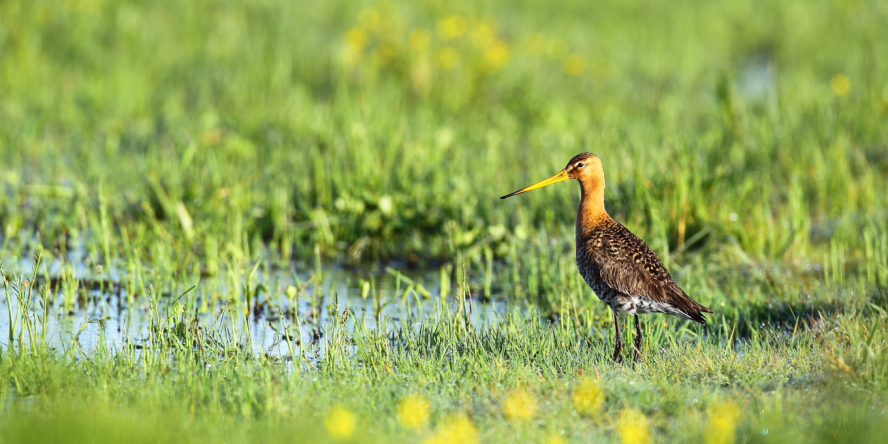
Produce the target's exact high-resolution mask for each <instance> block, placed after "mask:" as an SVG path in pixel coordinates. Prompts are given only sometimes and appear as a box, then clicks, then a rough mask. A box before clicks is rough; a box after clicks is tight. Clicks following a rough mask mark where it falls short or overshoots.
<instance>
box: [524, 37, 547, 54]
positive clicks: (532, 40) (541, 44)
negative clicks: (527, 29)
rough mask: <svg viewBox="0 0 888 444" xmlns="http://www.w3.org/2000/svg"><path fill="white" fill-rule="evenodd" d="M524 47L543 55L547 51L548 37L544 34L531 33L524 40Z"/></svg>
mask: <svg viewBox="0 0 888 444" xmlns="http://www.w3.org/2000/svg"><path fill="white" fill-rule="evenodd" d="M524 49H525V50H527V52H529V53H531V54H533V55H543V54H544V53H545V52H546V37H545V36H544V35H542V34H531V35H530V37H528V38H527V40H525V41H524Z"/></svg>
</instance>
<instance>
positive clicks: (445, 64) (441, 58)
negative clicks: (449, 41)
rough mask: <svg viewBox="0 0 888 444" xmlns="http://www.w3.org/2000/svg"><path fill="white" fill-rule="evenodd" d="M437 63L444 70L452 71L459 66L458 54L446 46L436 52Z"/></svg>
mask: <svg viewBox="0 0 888 444" xmlns="http://www.w3.org/2000/svg"><path fill="white" fill-rule="evenodd" d="M438 63H439V64H441V67H442V68H444V69H453V68H456V67H457V66H458V65H459V53H458V52H456V50H455V49H453V48H451V47H449V46H447V47H445V48H443V49H441V50H440V51H438Z"/></svg>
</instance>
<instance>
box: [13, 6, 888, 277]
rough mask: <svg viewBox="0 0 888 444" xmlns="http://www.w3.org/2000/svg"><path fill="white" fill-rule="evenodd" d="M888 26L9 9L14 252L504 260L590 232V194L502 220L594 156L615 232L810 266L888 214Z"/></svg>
mask: <svg viewBox="0 0 888 444" xmlns="http://www.w3.org/2000/svg"><path fill="white" fill-rule="evenodd" d="M886 14H888V7H886V6H885V3H884V2H877V1H873V2H864V1H847V2H835V1H815V2H810V1H789V2H780V3H774V2H750V1H721V2H693V1H692V2H681V3H680V4H668V3H661V2H644V1H619V2H573V1H559V2H555V3H551V4H540V3H538V2H467V1H457V2H419V3H413V2H401V3H394V2H382V3H355V2H336V1H327V2H314V3H307V2H281V1H255V2H233V1H200V0H198V1H189V2H184V3H181V2H165V1H156V2H149V3H145V2H125V1H110V0H109V1H99V0H96V1H87V0H83V1H73V0H72V1H65V2H57V1H40V0H35V1H14V0H7V1H4V2H3V3H2V4H0V20H2V21H0V67H2V77H0V150H2V156H3V159H4V161H3V170H2V173H0V174H2V175H0V180H2V183H3V185H4V187H5V189H6V192H5V193H3V195H0V220H2V221H3V225H4V226H3V227H2V228H3V230H4V231H5V235H6V238H16V237H17V236H18V235H21V234H22V233H32V232H35V231H37V232H39V233H40V234H41V236H42V237H43V238H44V239H46V240H47V241H53V240H55V239H57V238H58V237H59V236H60V235H61V234H62V233H66V234H71V233H75V234H77V235H79V236H87V237H89V236H90V235H91V234H95V233H97V232H99V231H102V230H101V229H100V227H97V226H96V225H95V224H96V223H97V221H94V220H91V215H93V214H99V211H98V210H99V209H102V214H103V215H104V216H103V217H106V218H107V222H106V224H107V225H108V226H111V227H126V232H127V234H126V235H125V236H129V237H133V236H134V233H141V232H143V231H147V232H150V233H151V234H153V235H158V234H161V233H167V234H169V235H170V236H172V237H174V238H176V242H179V241H184V240H187V241H188V242H187V247H188V248H190V249H192V250H195V251H196V250H201V249H206V248H210V250H211V251H224V250H225V245H224V244H225V243H231V244H232V245H234V246H236V247H237V248H235V249H237V250H243V246H244V245H248V244H253V243H255V244H261V245H270V246H272V248H274V249H276V250H277V251H281V252H283V253H284V255H285V256H288V257H289V256H296V257H300V256H302V257H304V256H309V257H310V256H311V254H312V251H313V249H314V247H315V245H318V246H320V248H321V249H322V252H323V254H324V255H327V256H328V257H336V258H337V259H340V260H341V259H343V258H345V257H346V255H347V254H348V255H349V257H348V258H349V259H350V260H360V261H366V260H371V261H372V260H375V259H386V258H392V257H398V256H402V257H403V256H409V257H411V258H412V260H414V261H416V260H421V259H426V258H433V259H434V258H438V259H441V258H444V259H447V258H450V257H452V256H453V255H455V254H456V253H457V251H458V250H460V249H463V248H467V247H471V246H473V245H476V244H478V243H479V242H483V241H484V240H485V239H488V237H490V236H492V237H493V239H492V242H493V243H494V245H497V246H498V247H499V250H498V252H499V253H500V255H502V254H504V249H505V248H506V247H505V246H504V243H502V242H501V241H503V240H504V239H507V236H508V235H510V234H515V235H519V237H522V236H526V235H530V233H532V232H534V231H535V230H536V229H543V230H544V231H546V232H548V233H555V234H564V230H566V229H570V227H572V225H573V221H572V219H573V216H574V212H575V206H576V201H577V198H576V195H577V192H576V187H575V185H569V186H568V185H562V186H560V187H557V188H555V189H547V190H545V191H540V192H537V193H533V194H530V195H527V196H523V197H522V198H521V199H514V200H512V201H508V202H500V201H498V200H497V199H496V198H497V197H498V196H500V195H502V194H505V193H507V192H509V191H512V190H514V189H517V188H519V187H521V186H524V185H527V184H528V183H530V182H532V181H536V180H538V179H541V178H544V177H548V176H549V175H551V174H552V173H554V172H555V171H557V170H558V169H560V168H562V167H563V165H564V164H565V163H566V162H567V160H568V159H569V158H570V157H571V156H572V155H574V154H576V153H578V152H582V151H590V152H594V153H596V154H598V155H600V156H601V157H602V159H603V160H604V165H605V171H606V175H607V179H608V192H607V198H608V207H609V210H610V212H611V213H612V215H614V216H615V217H616V218H617V219H618V220H621V221H623V222H624V223H626V224H627V225H629V226H630V228H631V229H633V230H635V231H636V232H637V233H638V234H639V235H641V236H642V237H643V238H645V239H648V240H649V242H650V243H651V244H652V245H654V246H655V249H657V250H658V251H664V250H667V249H669V250H673V249H675V248H679V247H680V246H681V245H682V244H684V242H685V241H687V240H688V239H690V238H692V237H694V235H695V234H697V233H700V232H701V230H707V233H710V234H709V235H708V236H706V238H707V239H719V240H723V239H724V237H725V236H727V237H730V238H733V239H736V240H737V242H739V245H740V247H741V248H742V249H743V250H744V251H746V252H747V253H748V254H751V255H754V256H755V257H757V258H769V259H777V260H802V259H801V258H802V257H805V256H808V255H810V254H812V252H811V250H810V248H809V247H810V246H809V244H810V243H811V242H812V241H820V242H821V243H822V242H824V241H826V240H827V239H830V238H836V236H838V237H839V238H840V239H841V240H842V241H843V242H856V240H857V238H859V236H857V235H858V234H859V232H860V227H861V224H863V223H865V220H866V219H867V218H868V217H870V216H872V217H875V218H878V219H880V220H881V219H884V216H885V214H886V213H885V208H886V200H885V197H884V196H885V193H884V192H882V190H881V188H882V187H881V185H880V184H882V182H883V180H884V178H885V177H886V171H888V150H886V129H885V128H886V125H885V123H886V117H888V67H886V64H888V62H886V60H888V45H885V43H884V42H885V41H888V30H886V27H885V26H882V25H883V24H884V23H885V19H886V17H888V15H886ZM732 215H734V216H732ZM113 231H114V233H113V234H114V235H115V236H116V235H119V232H120V230H119V229H116V230H113ZM704 240H705V239H704ZM488 241H490V239H488ZM112 243H114V242H112ZM214 243H221V244H223V245H209V244H214ZM498 243H499V244H498ZM704 244H705V242H704V243H697V244H696V245H697V246H698V247H699V246H701V245H704ZM211 256H214V255H212V254H211Z"/></svg>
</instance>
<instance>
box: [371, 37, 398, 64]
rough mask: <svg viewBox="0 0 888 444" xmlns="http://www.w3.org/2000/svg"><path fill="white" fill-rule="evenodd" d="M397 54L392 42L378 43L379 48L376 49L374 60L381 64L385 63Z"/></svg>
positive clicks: (393, 58)
mask: <svg viewBox="0 0 888 444" xmlns="http://www.w3.org/2000/svg"><path fill="white" fill-rule="evenodd" d="M397 56H398V48H396V47H395V45H394V44H392V43H388V42H386V43H383V44H381V45H379V49H377V50H376V60H377V62H379V63H380V64H381V65H386V64H389V63H391V62H392V61H393V60H395V57H397Z"/></svg>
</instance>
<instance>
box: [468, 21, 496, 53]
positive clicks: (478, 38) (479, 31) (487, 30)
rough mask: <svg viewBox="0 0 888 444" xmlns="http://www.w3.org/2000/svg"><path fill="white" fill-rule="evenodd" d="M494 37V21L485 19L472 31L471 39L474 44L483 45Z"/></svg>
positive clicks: (487, 43)
mask: <svg viewBox="0 0 888 444" xmlns="http://www.w3.org/2000/svg"><path fill="white" fill-rule="evenodd" d="M495 38H496V22H495V21H493V20H486V21H483V22H481V23H479V24H478V26H476V27H475V29H474V30H473V31H472V40H473V41H474V42H475V44H476V45H478V46H480V47H485V46H487V45H489V44H490V43H491V42H492V41H493V40H494V39H495Z"/></svg>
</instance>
